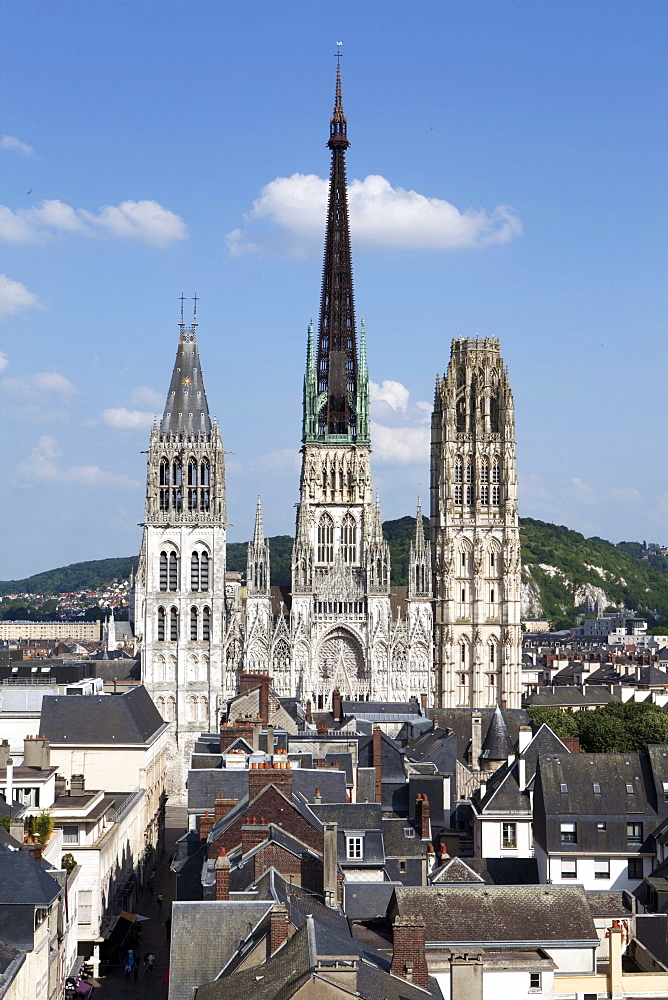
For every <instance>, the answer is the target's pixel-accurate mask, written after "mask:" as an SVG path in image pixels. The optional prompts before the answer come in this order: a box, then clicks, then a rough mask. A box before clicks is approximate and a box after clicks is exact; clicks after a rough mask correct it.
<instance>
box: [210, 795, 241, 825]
mask: <svg viewBox="0 0 668 1000" xmlns="http://www.w3.org/2000/svg"><path fill="white" fill-rule="evenodd" d="M238 801H239V799H216V801H215V802H214V803H213V821H214V823H217V822H218V821H219V820H221V819H222V818H223V816H227V814H228V812H229V811H230V809H234V807H235V806H236V805H237V803H238Z"/></svg>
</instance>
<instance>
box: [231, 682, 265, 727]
mask: <svg viewBox="0 0 668 1000" xmlns="http://www.w3.org/2000/svg"><path fill="white" fill-rule="evenodd" d="M270 684H271V677H270V676H269V674H263V673H260V671H256V672H252V671H249V672H248V673H243V674H242V675H241V678H240V680H239V694H245V693H246V691H252V690H253V689H254V688H257V687H259V689H260V718H261V719H262V722H263V724H264V725H265V726H268V725H269V686H270Z"/></svg>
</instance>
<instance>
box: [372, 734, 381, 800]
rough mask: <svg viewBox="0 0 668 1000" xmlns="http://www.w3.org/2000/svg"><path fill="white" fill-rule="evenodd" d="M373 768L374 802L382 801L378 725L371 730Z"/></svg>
mask: <svg viewBox="0 0 668 1000" xmlns="http://www.w3.org/2000/svg"><path fill="white" fill-rule="evenodd" d="M373 768H374V771H375V777H374V790H375V793H376V802H382V801H383V736H382V733H381V731H380V726H376V727H375V728H374V731H373Z"/></svg>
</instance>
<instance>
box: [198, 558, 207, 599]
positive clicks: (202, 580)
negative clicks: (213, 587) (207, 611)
mask: <svg viewBox="0 0 668 1000" xmlns="http://www.w3.org/2000/svg"><path fill="white" fill-rule="evenodd" d="M199 589H200V590H208V589H209V553H208V552H202V553H201V555H200V557H199Z"/></svg>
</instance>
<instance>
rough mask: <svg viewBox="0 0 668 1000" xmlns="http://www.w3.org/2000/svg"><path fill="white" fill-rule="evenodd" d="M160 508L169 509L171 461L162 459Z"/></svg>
mask: <svg viewBox="0 0 668 1000" xmlns="http://www.w3.org/2000/svg"><path fill="white" fill-rule="evenodd" d="M160 510H169V462H168V461H167V459H166V458H163V459H161V461H160Z"/></svg>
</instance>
